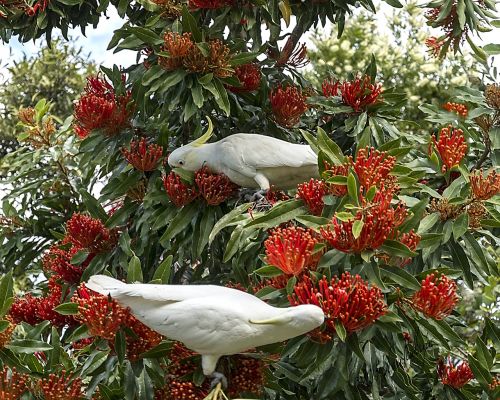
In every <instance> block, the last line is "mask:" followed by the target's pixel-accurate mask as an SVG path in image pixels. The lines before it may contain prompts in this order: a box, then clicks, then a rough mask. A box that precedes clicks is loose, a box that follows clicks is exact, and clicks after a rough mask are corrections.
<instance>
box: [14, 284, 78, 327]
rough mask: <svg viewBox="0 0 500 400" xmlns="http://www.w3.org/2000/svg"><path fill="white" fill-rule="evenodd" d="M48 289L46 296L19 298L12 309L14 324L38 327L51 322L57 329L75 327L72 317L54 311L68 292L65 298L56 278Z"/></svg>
mask: <svg viewBox="0 0 500 400" xmlns="http://www.w3.org/2000/svg"><path fill="white" fill-rule="evenodd" d="M48 289H49V290H48V294H47V295H46V296H42V297H34V296H32V295H31V294H29V293H28V294H27V295H25V296H24V297H21V298H17V299H16V300H15V301H14V303H13V304H12V306H11V308H10V316H11V318H12V320H13V322H14V323H16V324H18V323H20V322H22V321H24V322H27V323H28V324H30V325H36V324H38V323H40V322H42V321H50V322H51V323H52V325H54V326H57V327H63V326H66V325H74V323H75V320H74V319H73V317H72V316H71V315H61V314H59V313H58V312H57V311H54V308H55V307H57V306H58V305H60V304H61V299H62V298H63V297H65V295H67V293H68V291H66V293H65V294H64V296H63V293H62V286H61V285H60V284H59V283H58V282H57V277H55V276H52V277H51V278H50V279H49V283H48Z"/></svg>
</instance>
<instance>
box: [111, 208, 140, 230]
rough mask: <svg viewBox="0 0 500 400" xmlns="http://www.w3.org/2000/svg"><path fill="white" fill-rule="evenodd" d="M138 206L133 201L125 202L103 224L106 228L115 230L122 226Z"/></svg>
mask: <svg viewBox="0 0 500 400" xmlns="http://www.w3.org/2000/svg"><path fill="white" fill-rule="evenodd" d="M137 207H138V205H137V203H136V202H133V201H126V202H125V204H123V205H122V206H121V207H120V208H119V209H118V210H116V211H115V212H114V213H113V215H111V217H109V219H108V220H107V221H106V223H105V224H104V225H105V226H106V228H115V227H117V226H120V225H124V224H125V223H126V222H127V221H128V219H129V217H130V215H131V214H132V213H133V212H134V211H135V210H136V209H137Z"/></svg>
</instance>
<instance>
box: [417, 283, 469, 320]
mask: <svg viewBox="0 0 500 400" xmlns="http://www.w3.org/2000/svg"><path fill="white" fill-rule="evenodd" d="M458 300H459V298H458V295H457V284H456V283H455V282H454V281H453V280H451V279H450V278H448V277H447V276H446V275H441V276H440V277H438V276H437V275H436V274H429V275H427V276H426V277H425V279H424V280H422V287H421V288H420V290H419V291H418V292H416V293H415V294H414V295H413V297H412V300H411V304H412V306H413V307H414V308H415V309H417V310H418V311H420V312H421V313H423V314H424V315H425V316H427V317H431V318H434V319H438V320H439V319H443V318H446V317H447V316H448V315H450V314H451V312H452V311H453V309H454V308H455V305H456V304H457V303H458Z"/></svg>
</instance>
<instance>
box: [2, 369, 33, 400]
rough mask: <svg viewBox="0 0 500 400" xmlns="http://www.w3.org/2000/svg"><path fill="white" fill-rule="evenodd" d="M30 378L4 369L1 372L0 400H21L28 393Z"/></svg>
mask: <svg viewBox="0 0 500 400" xmlns="http://www.w3.org/2000/svg"><path fill="white" fill-rule="evenodd" d="M28 379H29V376H28V375H25V374H20V373H18V372H16V369H15V368H13V369H12V370H10V369H8V368H7V367H3V369H2V370H1V372H0V399H2V400H19V399H20V398H21V396H22V395H23V394H24V393H26V392H27V391H28Z"/></svg>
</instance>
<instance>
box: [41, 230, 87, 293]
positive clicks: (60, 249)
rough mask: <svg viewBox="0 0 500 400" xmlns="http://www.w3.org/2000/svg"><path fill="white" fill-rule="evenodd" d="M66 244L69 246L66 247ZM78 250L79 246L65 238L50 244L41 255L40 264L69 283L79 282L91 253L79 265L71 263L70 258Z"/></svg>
mask: <svg viewBox="0 0 500 400" xmlns="http://www.w3.org/2000/svg"><path fill="white" fill-rule="evenodd" d="M67 246H71V247H70V248H69V249H67V248H66V247H67ZM80 250H81V248H80V247H78V246H74V245H71V244H69V243H68V241H67V240H63V241H62V242H61V243H60V244H56V245H54V246H52V247H51V248H50V249H49V251H48V252H47V253H45V255H44V256H43V259H42V265H43V268H44V270H45V271H51V272H53V273H55V274H56V275H57V276H58V277H59V278H61V279H62V280H63V281H65V282H68V283H70V284H74V283H78V282H80V278H81V277H82V274H83V271H85V268H87V266H88V265H89V263H90V261H92V258H93V255H92V254H89V255H88V256H87V259H86V260H85V261H84V262H83V263H81V264H80V265H73V264H71V259H72V258H73V256H74V255H75V254H76V253H78V251H80Z"/></svg>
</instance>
